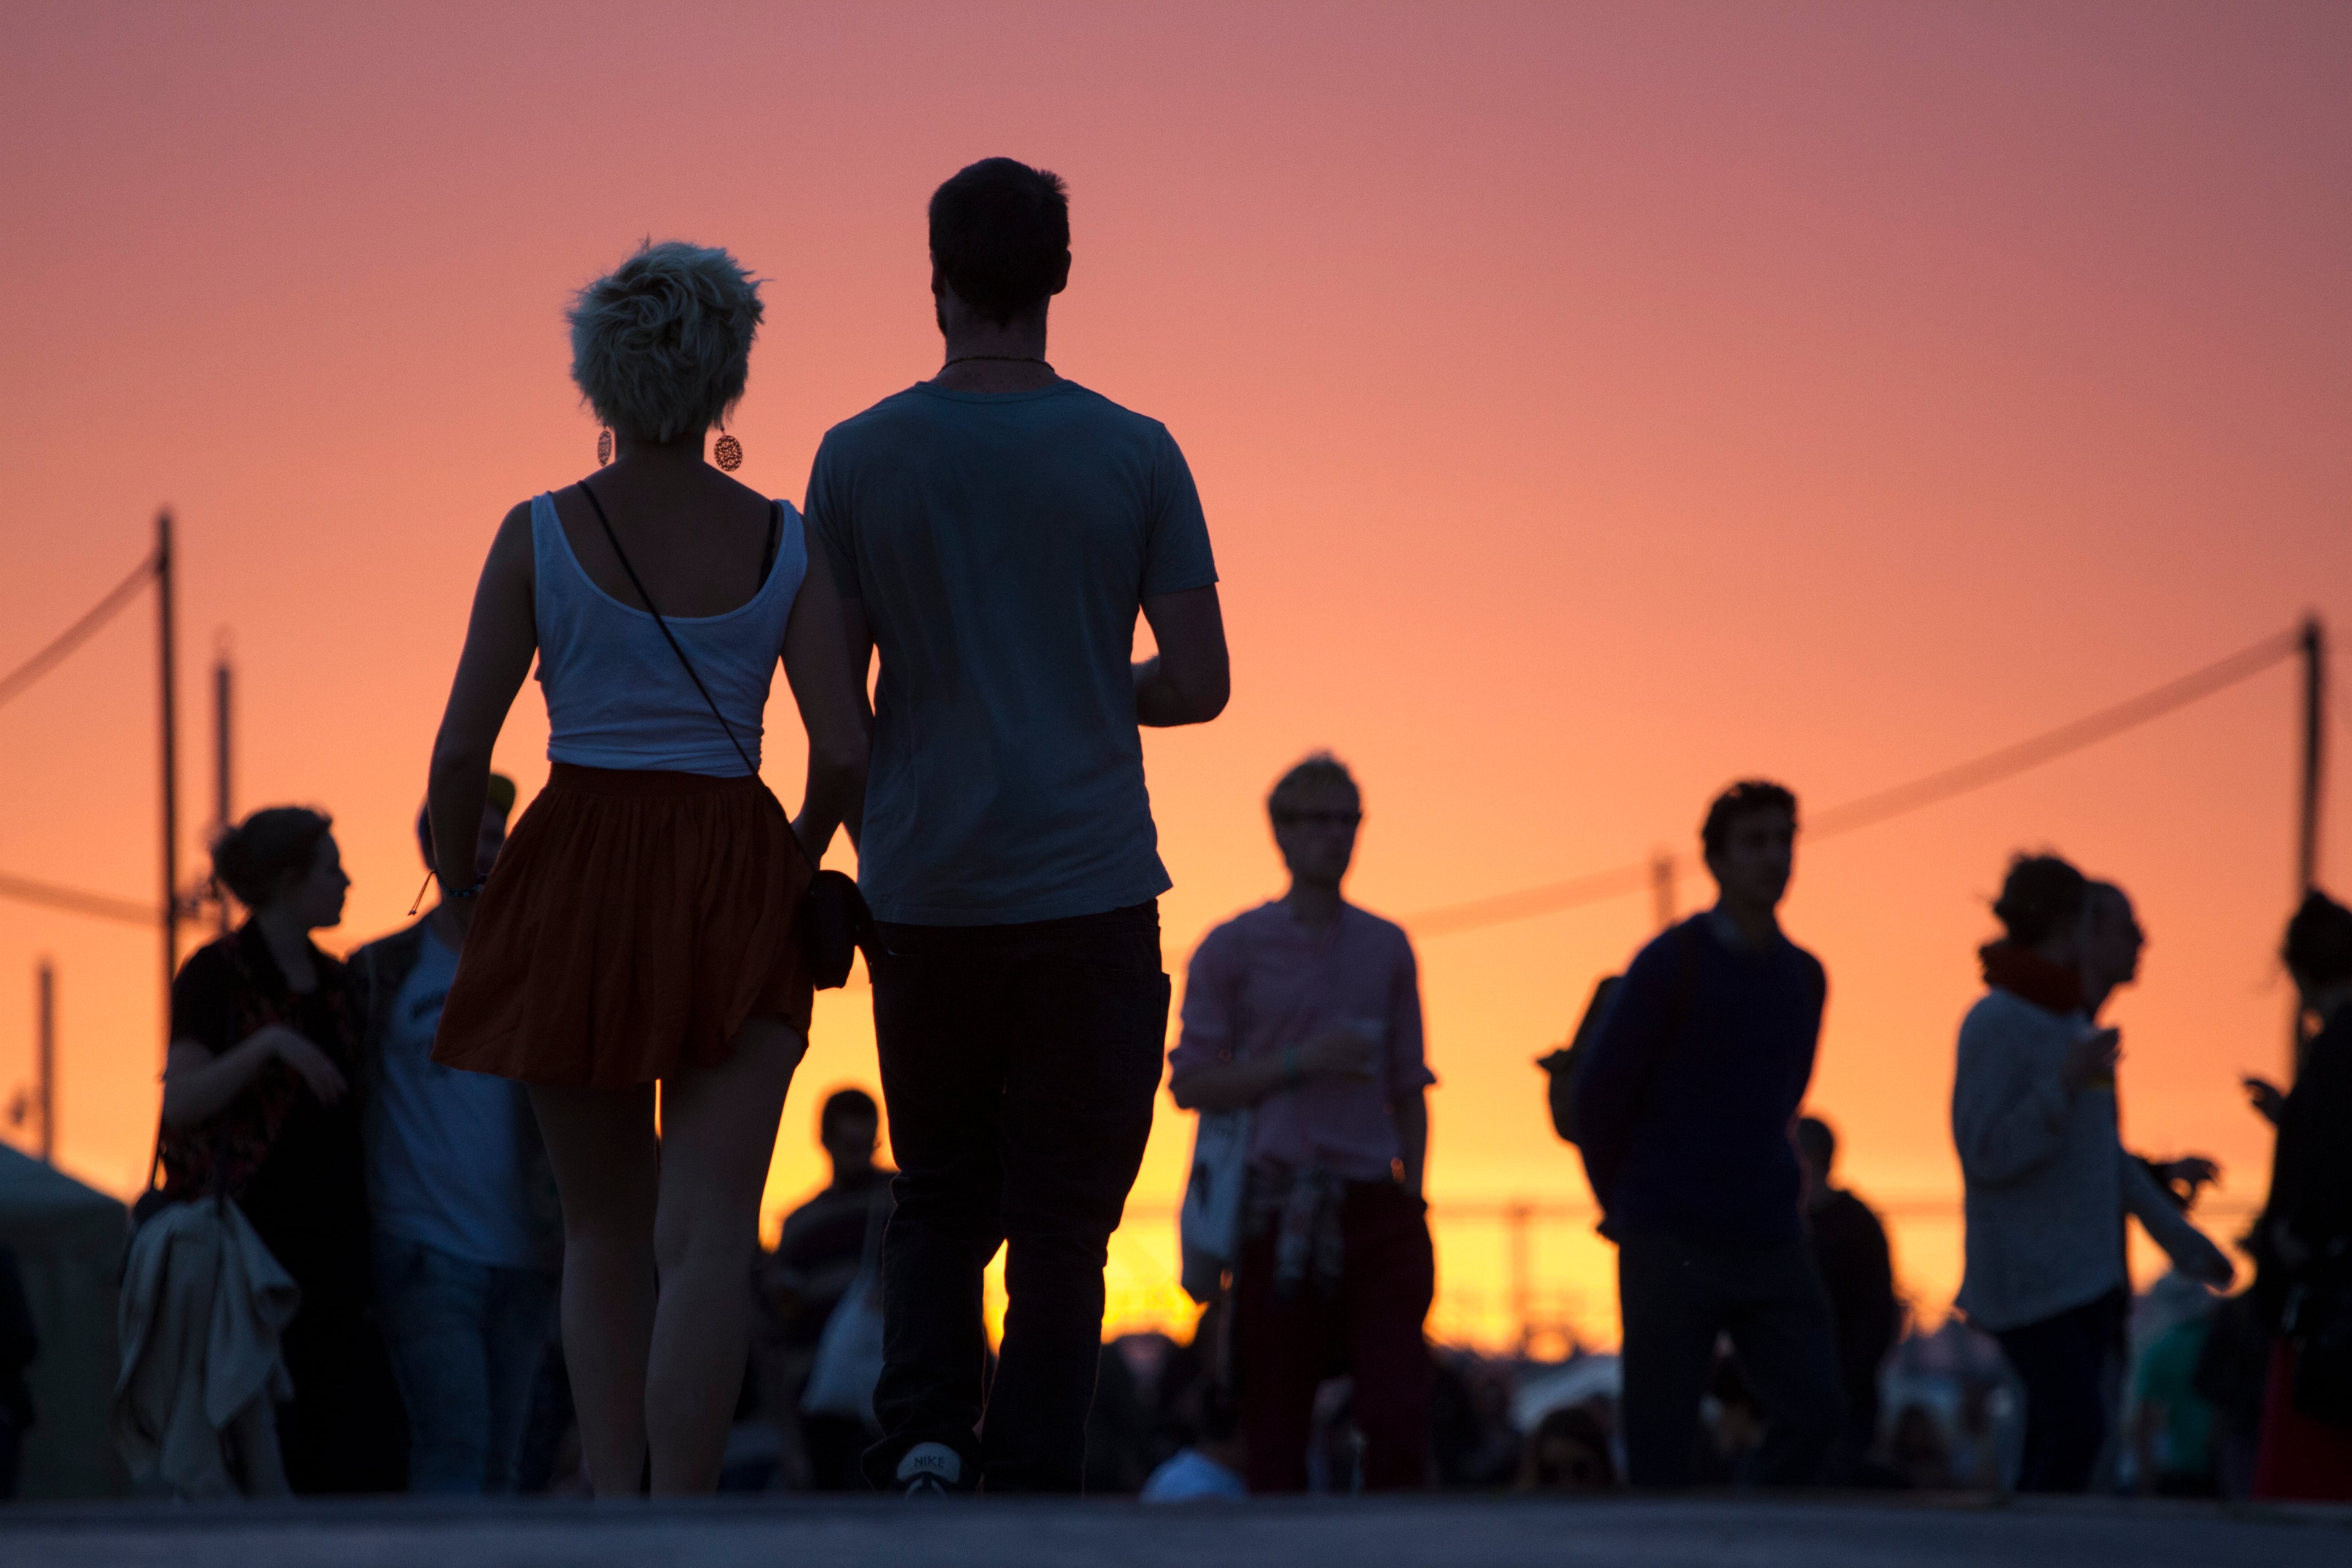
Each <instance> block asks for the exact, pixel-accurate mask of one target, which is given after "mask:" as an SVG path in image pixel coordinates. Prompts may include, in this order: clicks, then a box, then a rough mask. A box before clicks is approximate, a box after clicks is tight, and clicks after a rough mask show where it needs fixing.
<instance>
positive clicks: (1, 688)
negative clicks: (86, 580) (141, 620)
mask: <svg viewBox="0 0 2352 1568" xmlns="http://www.w3.org/2000/svg"><path fill="white" fill-rule="evenodd" d="M154 575H155V558H154V557H153V556H152V555H151V556H149V557H148V558H147V559H146V560H144V561H142V562H141V563H139V565H138V568H137V569H136V570H135V571H133V572H132V573H131V575H130V576H128V577H125V578H124V579H123V580H122V581H121V583H119V584H116V585H115V588H114V591H113V592H112V593H110V594H109V595H106V597H104V598H103V599H100V601H99V602H98V603H97V605H95V606H93V607H92V608H91V610H90V611H89V614H88V615H86V616H82V618H81V619H79V620H78V621H76V622H75V623H74V624H73V625H71V626H68V627H67V628H66V629H65V630H64V631H62V632H60V633H58V636H57V638H56V640H54V641H53V642H51V643H50V644H49V646H48V647H45V648H43V649H42V650H41V651H40V652H38V653H37V654H35V655H34V656H33V657H32V658H28V659H26V661H25V662H24V663H22V664H20V665H18V666H17V667H16V668H14V669H12V670H10V671H9V672H8V673H7V674H6V675H5V676H0V705H5V704H6V703H7V702H8V700H10V699H11V698H14V697H15V696H16V695H17V694H18V693H19V692H21V691H23V690H24V689H26V688H27V687H29V686H31V685H32V684H33V682H35V681H37V680H38V679H41V677H43V676H45V675H47V674H48V672H49V671H50V670H51V669H53V668H56V667H57V666H58V662H59V661H60V660H62V659H63V658H65V657H66V656H67V655H68V654H69V653H71V652H73V650H74V649H76V648H78V647H81V645H82V644H84V643H86V642H88V641H89V638H90V637H91V635H92V634H93V633H95V632H96V631H97V630H98V629H99V628H100V626H104V625H106V623H107V622H109V621H110V620H112V619H113V618H114V617H115V616H118V615H120V614H121V613H122V610H123V607H124V606H125V605H129V604H130V603H131V600H133V599H135V598H137V597H138V596H139V590H140V589H142V588H143V587H145V586H146V585H147V580H148V579H149V578H151V577H152V576H154Z"/></svg>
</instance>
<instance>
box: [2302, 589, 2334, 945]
mask: <svg viewBox="0 0 2352 1568" xmlns="http://www.w3.org/2000/svg"><path fill="white" fill-rule="evenodd" d="M2302 642H2303V811H2302V815H2301V818H2300V822H2299V826H2300V829H2301V831H2300V832H2299V834H2298V835H2297V837H2296V842H2295V861H2294V869H2295V896H2296V897H2297V899H2300V898H2301V897H2302V896H2303V895H2304V894H2305V893H2308V892H2310V891H2311V889H2313V888H2314V887H2315V886H2317V885H2318V882H2319V802H2320V789H2321V786H2322V784H2324V783H2325V782H2326V763H2327V726H2326V718H2327V628H2326V626H2323V625H2321V624H2320V619H2319V617H2318V616H2307V617H2305V620H2304V623H2303V638H2302Z"/></svg>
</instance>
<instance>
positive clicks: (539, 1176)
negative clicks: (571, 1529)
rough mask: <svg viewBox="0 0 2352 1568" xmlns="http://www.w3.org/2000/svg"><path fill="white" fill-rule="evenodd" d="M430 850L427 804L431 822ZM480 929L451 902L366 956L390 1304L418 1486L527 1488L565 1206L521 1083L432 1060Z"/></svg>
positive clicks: (372, 1206) (358, 982)
mask: <svg viewBox="0 0 2352 1568" xmlns="http://www.w3.org/2000/svg"><path fill="white" fill-rule="evenodd" d="M490 784H491V793H490V797H489V803H488V805H487V806H486V807H485V808H484V810H483V812H482V824H481V832H480V834H479V835H478V837H477V838H476V840H475V845H474V850H475V857H474V863H475V864H476V866H478V868H480V869H481V870H483V871H485V872H487V871H488V869H489V868H490V867H491V866H492V865H493V864H495V863H496V862H497V860H498V858H499V849H500V847H503V846H504V845H505V843H506V837H507V814H508V813H509V812H510V811H511V810H513V808H514V802H515V786H514V783H513V781H512V780H510V779H508V778H506V777H505V776H503V775H501V774H495V773H494V774H492V775H491V778H490ZM416 836H417V844H418V847H420V848H421V849H422V850H423V851H424V854H425V864H426V865H427V866H428V867H429V866H430V865H431V864H432V862H433V830H432V819H431V817H430V816H425V815H423V814H420V815H419V816H418V817H417V822H416ZM464 945H465V933H464V931H462V930H461V929H460V927H459V926H458V923H457V913H456V911H455V910H454V908H453V907H452V906H451V905H450V903H449V902H448V901H447V900H442V901H441V902H439V903H436V905H434V907H433V908H432V909H431V910H428V911H427V912H426V914H425V918H424V919H422V920H420V921H416V922H415V924H414V925H411V926H410V927H409V928H408V929H407V930H405V931H397V932H395V933H394V934H393V935H391V936H387V937H384V938H383V939H381V940H379V941H376V942H369V943H368V944H367V945H366V946H365V947H362V948H361V949H360V950H359V951H358V952H354V953H352V956H351V962H350V965H349V971H350V974H351V984H352V1013H353V1016H355V1018H356V1019H357V1021H358V1024H359V1031H360V1057H361V1060H362V1063H363V1064H364V1066H365V1071H366V1074H367V1079H368V1081H369V1083H370V1085H371V1086H372V1089H373V1092H372V1094H371V1095H370V1098H369V1101H368V1110H367V1118H366V1144H367V1156H368V1206H369V1210H370V1213H371V1215H372V1217H373V1223H374V1229H375V1250H374V1262H375V1301H376V1311H377V1315H378V1317H379V1318H380V1320H381V1321H382V1322H383V1334H384V1344H385V1348H386V1349H387V1350H389V1351H390V1352H391V1353H392V1367H393V1371H394V1373H395V1374H396V1375H397V1376H398V1378H399V1380H400V1392H401V1397H402V1399H403V1401H404V1403H405V1405H407V1407H408V1489H409V1490H411V1491H414V1492H431V1493H446V1494H467V1493H471V1494H474V1495H477V1496H478V1495H481V1494H484V1493H490V1494H498V1493H504V1492H511V1491H513V1490H514V1489H515V1484H516V1483H515V1466H516V1460H517V1458H518V1456H519V1454H520V1449H521V1446H522V1435H523V1427H524V1425H525V1424H526V1423H527V1422H528V1421H529V1419H530V1398H531V1389H532V1386H533V1384H535V1383H536V1382H537V1380H538V1376H539V1366H540V1363H541V1360H543V1359H544V1358H545V1356H546V1353H547V1346H548V1342H550V1341H551V1339H552V1338H553V1337H554V1334H555V1297H556V1288H557V1283H558V1280H559V1279H560V1278H561V1272H562V1266H563V1231H562V1219H563V1216H562V1210H561V1208H560V1207H559V1206H558V1203H557V1200H556V1196H555V1185H554V1178H553V1175H552V1173H551V1172H550V1171H549V1169H548V1165H547V1151H546V1148H545V1146H544V1145H543V1144H541V1142H540V1136H539V1123H538V1121H536V1120H535V1119H534V1118H533V1117H532V1115H531V1110H530V1097H529V1096H528V1095H527V1094H525V1093H524V1091H523V1089H522V1086H521V1085H520V1084H516V1083H509V1082H508V1081H507V1080H506V1079H499V1078H492V1077H490V1076H488V1074H485V1073H470V1072H459V1071H457V1069H456V1068H446V1067H443V1066H442V1065H441V1064H440V1063H439V1062H436V1061H435V1060H434V1059H433V1037H434V1034H435V1032H436V1030H437V1029H439V1027H440V1026H441V1008H442V1004H443V1003H444V1002H446V1000H447V999H448V995H449V984H450V982H451V981H452V980H454V979H456V978H457V958H458V953H459V952H460V950H461V949H462V948H463V947H464Z"/></svg>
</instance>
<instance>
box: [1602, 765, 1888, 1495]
mask: <svg viewBox="0 0 2352 1568" xmlns="http://www.w3.org/2000/svg"><path fill="white" fill-rule="evenodd" d="M1796 840H1797V797H1796V796H1795V795H1792V794H1791V793H1790V792H1789V791H1788V790H1787V789H1786V788H1784V787H1782V786H1781V785H1780V784H1771V783H1769V782H1766V781H1764V780H1760V779H1750V780H1746V781H1743V782H1741V783H1739V784H1734V785H1732V786H1731V787H1730V788H1729V789H1727V790H1726V791H1724V792H1723V793H1722V794H1721V795H1717V797H1716V799H1715V800H1714V801H1713V802H1712V803H1711V804H1710V805H1708V807H1707V812H1706V819H1705V821H1704V823H1703V825H1702V826H1701V827H1700V829H1699V842H1700V845H1701V847H1702V848H1703V849H1704V851H1705V853H1706V868H1707V873H1708V875H1710V876H1711V877H1713V878H1714V879H1715V883H1716V887H1717V892H1718V897H1717V901H1716V904H1715V907H1714V908H1713V909H1711V910H1706V912H1704V913H1701V914H1697V915H1694V916H1692V917H1691V918H1690V919H1689V920H1686V921H1683V922H1682V923H1680V924H1679V925H1675V926H1673V927H1670V928H1669V929H1668V930H1667V931H1665V932H1664V934H1662V935H1660V936H1658V937H1657V938H1655V939H1654V940H1653V941H1652V942H1649V944H1648V945H1646V946H1645V947H1643V949H1642V951H1641V952H1640V953H1638V954H1637V955H1635V957H1634V959H1633V965H1632V967H1630V968H1629V969H1628V970H1627V971H1626V973H1625V980H1624V983H1623V984H1621V985H1619V986H1618V987H1617V988H1616V990H1615V991H1614V992H1613V993H1612V994H1611V996H1610V998H1609V1001H1608V1003H1607V1011H1606V1013H1605V1015H1604V1016H1603V1017H1602V1018H1601V1022H1600V1024H1599V1026H1598V1030H1597V1033H1596V1034H1595V1036H1594V1037H1593V1039H1592V1041H1591V1045H1590V1046H1589V1047H1588V1057H1587V1059H1586V1060H1585V1061H1584V1062H1583V1063H1582V1065H1581V1066H1580V1068H1578V1069H1577V1073H1576V1079H1575V1084H1574V1088H1573V1090H1572V1097H1573V1100H1574V1101H1575V1110H1576V1121H1577V1123H1578V1127H1579V1131H1580V1134H1581V1138H1582V1145H1583V1150H1584V1168H1585V1172H1586V1174H1587V1175H1588V1177H1589V1178H1590V1180H1591V1184H1592V1192H1593V1195H1594V1196H1595V1197H1597V1198H1598V1199H1599V1200H1600V1203H1601V1209H1602V1211H1603V1214H1604V1215H1605V1217H1604V1218H1603V1220H1602V1221H1601V1234H1602V1235H1604V1236H1606V1237H1609V1238H1610V1239H1611V1240H1612V1241H1614V1242H1616V1244H1617V1299H1618V1303H1619V1309H1620V1314H1621V1317H1622V1321H1623V1323H1624V1327H1625V1339H1624V1350H1623V1352H1622V1354H1623V1368H1624V1397H1623V1401H1622V1405H1621V1406H1620V1408H1621V1409H1622V1412H1623V1421H1624V1432H1625V1470H1626V1477H1627V1479H1628V1480H1629V1481H1630V1482H1631V1483H1632V1484H1633V1485H1634V1486H1636V1487H1683V1486H1689V1485H1691V1484H1693V1482H1694V1481H1696V1479H1699V1477H1700V1475H1701V1474H1702V1471H1701V1469H1700V1468H1698V1467H1700V1465H1701V1464H1702V1462H1703V1461H1704V1460H1705V1458H1706V1454H1705V1451H1704V1446H1703V1445H1702V1444H1701V1443H1700V1441H1699V1440H1698V1438H1699V1431H1700V1422H1699V1408H1700V1402H1701V1400H1702V1399H1703V1398H1704V1397H1705V1396H1706V1393H1707V1389H1708V1383H1709V1379H1710V1378H1711V1377H1712V1376H1713V1375H1714V1371H1715V1358H1716V1353H1717V1343H1718V1342H1719V1341H1720V1340H1721V1339H1722V1338H1723V1337H1724V1336H1725V1335H1728V1336H1729V1337H1730V1340H1731V1342H1732V1343H1733V1345H1735V1346H1736V1347H1737V1350H1738V1358H1739V1368H1738V1370H1739V1372H1740V1373H1743V1374H1744V1380H1743V1386H1744V1387H1747V1388H1750V1389H1752V1390H1753V1391H1754V1394H1755V1396H1756V1397H1757V1398H1758V1399H1759V1400H1760V1403H1761V1408H1762V1411H1763V1412H1764V1413H1766V1414H1767V1415H1769V1421H1768V1422H1767V1424H1766V1425H1765V1426H1764V1428H1763V1431H1762V1435H1761V1440H1760V1442H1759V1444H1758V1445H1757V1446H1756V1447H1755V1448H1754V1451H1753V1453H1752V1454H1750V1455H1749V1456H1748V1461H1747V1465H1746V1468H1745V1470H1744V1471H1743V1476H1742V1479H1749V1480H1754V1481H1757V1482H1759V1483H1761V1484H1764V1485H1767V1486H1804V1485H1810V1484H1811V1483H1813V1482H1815V1481H1818V1480H1819V1479H1821V1474H1822V1464H1823V1462H1824V1461H1825V1460H1826V1458H1827V1457H1828V1454H1829V1451H1830V1447H1831V1446H1832V1443H1833V1442H1834V1441H1835V1439H1836V1437H1837V1435H1838V1433H1839V1431H1840V1430H1841V1429H1842V1427H1843V1423H1844V1415H1843V1408H1844V1398H1843V1393H1842V1391H1841V1387H1840V1380H1839V1374H1838V1364H1837V1342H1836V1334H1835V1331H1834V1330H1833V1327H1832V1321H1831V1314H1830V1303H1829V1299H1828V1297H1827V1296H1826V1295H1825V1294H1824V1293H1823V1291H1822V1281H1821V1276H1820V1273H1819V1272H1818V1271H1817V1270H1816V1269H1815V1268H1814V1267H1813V1259H1812V1254H1811V1250H1810V1249H1809V1248H1808V1247H1807V1246H1806V1242H1805V1235H1804V1222H1803V1217H1802V1216H1803V1176H1802V1173H1801V1171H1800V1170H1799V1168H1798V1163H1797V1155H1796V1151H1795V1150H1794V1149H1793V1148H1791V1147H1790V1139H1789V1126H1790V1121H1792V1120H1793V1119H1794V1117H1795V1116H1796V1114H1797V1110H1798V1107H1799V1106H1801V1105H1802V1104H1803V1103H1804V1098H1805V1086H1806V1085H1807V1084H1808V1083H1809V1082H1811V1079H1812V1073H1813V1056H1814V1050H1815V1047H1817V1046H1818V1044H1819V1042H1820V1039H1821V1026H1822V1003H1823V1001H1824V999H1825V997H1826V995H1827V993H1828V984H1829V982H1828V976H1827V974H1826V973H1825V972H1824V971H1823V970H1822V965H1821V962H1820V961H1819V960H1818V959H1816V958H1814V957H1813V955H1812V954H1811V953H1810V952H1806V951H1805V950H1804V949H1803V948H1801V947H1799V946H1798V945H1797V944H1796V943H1795V942H1791V941H1790V940H1789V938H1788V936H1787V934H1786V933H1785V932H1784V931H1781V929H1780V917H1779V915H1778V914H1777V913H1776V911H1777V910H1778V909H1779V907H1780V900H1781V898H1782V897H1783V896H1784V895H1785V894H1786V893H1787V892H1788V889H1789V879H1790V875H1791V873H1792V871H1793V870H1794V868H1795V864H1796Z"/></svg>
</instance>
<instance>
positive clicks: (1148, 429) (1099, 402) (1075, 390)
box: [1062, 380, 1175, 443]
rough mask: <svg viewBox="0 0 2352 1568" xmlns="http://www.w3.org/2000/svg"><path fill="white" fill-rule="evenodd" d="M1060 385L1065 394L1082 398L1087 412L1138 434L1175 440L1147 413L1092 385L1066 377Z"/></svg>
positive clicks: (1166, 427)
mask: <svg viewBox="0 0 2352 1568" xmlns="http://www.w3.org/2000/svg"><path fill="white" fill-rule="evenodd" d="M1062 385H1063V387H1064V388H1066V393H1065V395H1066V396H1069V397H1072V398H1076V399H1080V400H1083V406H1084V407H1085V408H1086V410H1087V413H1089V414H1091V415H1093V416H1097V417H1098V418H1101V419H1104V420H1106V421H1108V422H1110V423H1112V424H1116V425H1121V426H1127V427H1128V428H1129V429H1132V430H1134V431H1135V432H1136V433H1137V434H1139V435H1142V436H1148V437H1153V438H1155V439H1159V440H1164V441H1169V442H1171V443H1172V442H1173V441H1174V440H1175V437H1173V436H1171V435H1170V434H1169V433H1168V426H1165V425H1163V424H1161V423H1160V421H1159V420H1157V419H1154V418H1153V417H1152V416H1150V415H1149V414H1144V413H1140V412H1139V411H1137V410H1136V409H1132V408H1129V406H1128V405H1126V404H1124V403H1120V402H1118V401H1117V400H1116V399H1114V398H1109V397H1105V396H1104V395H1102V394H1101V393H1099V392H1097V391H1096V390H1095V389H1094V388H1093V387H1091V386H1081V385H1080V384H1077V383H1076V382H1075V381H1069V380H1065V381H1064V382H1063V383H1062Z"/></svg>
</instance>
